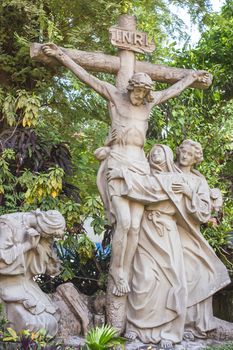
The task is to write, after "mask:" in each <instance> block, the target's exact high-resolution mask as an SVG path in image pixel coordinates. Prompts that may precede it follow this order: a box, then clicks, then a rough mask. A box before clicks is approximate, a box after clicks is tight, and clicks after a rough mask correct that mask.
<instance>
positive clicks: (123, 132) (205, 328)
mask: <svg viewBox="0 0 233 350" xmlns="http://www.w3.org/2000/svg"><path fill="white" fill-rule="evenodd" d="M42 50H43V52H44V54H45V55H47V56H52V57H54V58H55V59H57V60H58V61H59V62H60V63H61V64H62V65H64V66H65V67H67V68H68V69H69V70H71V71H72V72H73V73H74V74H75V75H76V76H77V77H78V78H79V79H80V80H81V81H82V82H84V83H85V84H87V85H89V86H90V87H91V88H92V89H94V90H95V91H96V92H97V93H99V94H100V95H101V96H102V97H103V98H105V99H106V100H107V102H108V106H109V113H110V118H111V127H110V130H109V135H108V137H107V140H106V142H105V145H104V146H103V147H101V148H99V149H97V150H96V152H95V156H96V158H97V159H98V160H99V161H100V168H99V172H98V175H97V185H98V188H99V192H100V195H101V197H102V200H103V203H104V207H105V210H106V215H107V217H108V219H109V220H110V222H111V223H112V224H114V227H115V230H114V235H113V241H112V260H111V266H110V280H111V281H110V282H109V291H108V293H110V300H112V303H113V304H114V303H115V304H117V300H122V298H124V309H125V314H124V323H125V327H124V328H125V336H126V337H127V338H129V339H135V338H139V339H140V340H141V341H143V342H144V343H155V344H157V343H160V345H161V347H164V348H168V347H172V346H173V344H175V343H179V342H181V341H182V339H183V338H184V337H187V338H190V339H194V337H197V338H205V337H207V335H208V332H209V331H211V330H213V329H215V328H216V327H217V320H216V319H215V318H214V317H213V311H212V296H213V294H214V293H215V292H216V291H218V290H219V289H221V288H223V287H224V286H225V285H227V284H228V283H229V276H228V273H227V270H226V268H225V266H224V265H223V264H222V262H221V261H220V260H219V259H218V258H217V256H216V254H215V253H214V251H213V250H212V248H211V247H210V246H209V244H208V243H207V241H206V240H205V239H204V238H203V236H202V234H201V233H200V225H201V224H202V223H204V222H207V221H208V220H209V218H210V214H211V208H212V203H211V190H210V188H209V186H208V184H207V181H206V179H205V178H204V176H203V175H202V174H200V173H199V172H198V171H197V170H196V169H195V166H196V165H198V164H199V163H200V162H201V161H202V160H203V152H202V147H201V145H200V144H199V143H198V142H195V141H192V140H185V141H183V142H182V143H181V145H180V146H179V147H178V149H177V159H176V162H174V159H173V152H172V150H171V149H170V148H169V147H168V146H166V145H160V144H156V145H154V146H153V148H152V149H151V151H150V153H149V155H148V157H146V155H145V153H144V149H143V147H144V143H145V138H146V132H147V128H148V119H149V115H150V112H151V109H152V108H153V107H154V106H155V105H158V104H160V103H162V102H165V101H167V100H168V99H170V98H173V97H175V96H177V95H178V94H180V93H181V92H182V91H183V90H184V89H185V88H187V87H188V86H190V85H191V84H193V82H195V81H199V82H204V81H205V79H206V74H205V72H204V73H203V72H199V73H195V72H193V71H191V72H190V73H187V74H186V75H185V76H184V77H183V78H182V79H181V80H180V81H178V82H177V83H175V84H174V85H172V86H171V87H169V88H167V89H165V90H162V91H152V80H151V78H150V76H148V75H147V74H145V73H143V72H142V73H135V74H134V75H133V76H132V78H131V79H130V81H129V84H128V87H127V89H125V90H120V89H118V88H117V87H115V86H113V85H111V84H109V83H107V82H104V81H101V80H99V79H97V78H96V77H94V76H92V75H90V74H89V73H87V72H86V71H85V70H84V69H83V68H82V67H81V66H79V65H78V64H77V63H75V62H74V61H73V60H72V59H71V58H70V57H69V56H68V55H66V54H65V53H64V52H63V51H62V50H61V49H60V48H58V47H57V46H56V45H54V44H46V45H44V46H43V48H42ZM10 215H12V216H11V218H12V221H11V219H9V216H10ZM10 215H9V216H7V215H6V216H5V217H3V216H2V219H1V221H0V225H1V235H0V244H1V246H0V259H1V260H0V264H1V265H0V267H1V271H0V273H1V275H0V276H1V277H0V278H1V279H2V278H3V279H4V281H6V283H5V282H4V286H3V284H2V283H1V298H2V299H3V301H5V302H6V303H7V305H8V307H9V308H11V307H12V308H14V312H16V311H17V312H18V313H19V315H20V317H21V316H22V314H23V312H24V313H25V312H27V315H28V314H30V313H31V314H33V315H35V314H38V315H39V314H40V315H43V314H44V313H43V312H45V313H46V317H47V315H50V316H49V317H50V319H51V326H49V327H51V331H50V333H51V334H55V333H56V332H55V331H54V329H55V328H56V322H55V319H54V320H53V321H52V317H53V316H52V315H53V310H52V308H51V305H50V304H48V306H46V305H47V304H46V299H43V298H44V297H42V296H41V293H40V292H39V288H38V287H37V286H36V284H35V282H33V280H32V278H31V277H30V276H33V272H34V274H35V271H36V272H37V273H40V272H39V271H41V266H40V264H43V265H44V268H43V269H44V270H45V269H51V267H53V255H52V253H51V244H49V237H50V229H49V230H47V231H46V227H47V226H46V224H47V222H49V225H50V223H51V225H52V226H51V228H52V232H53V233H52V234H53V235H55V236H57V235H60V234H61V231H62V230H64V221H63V220H62V218H61V217H60V216H59V213H57V212H56V213H54V212H47V213H42V212H35V213H29V214H26V213H24V214H18V215H19V216H18V217H17V219H18V220H21V221H20V224H17V223H16V221H15V220H16V217H15V216H13V214H10ZM29 219H30V220H29ZM28 220H29V221H30V222H31V220H34V223H35V224H34V225H29V224H28V222H29V221H28ZM54 220H55V221H54ZM17 225H18V226H17ZM49 227H50V226H49ZM2 230H3V231H2ZM4 230H6V232H5V231H4ZM7 230H8V231H7ZM2 232H3V234H2ZM4 232H5V233H4ZM16 232H20V233H19V235H18V234H16ZM44 236H45V237H46V238H43V237H44ZM39 237H40V238H39ZM22 242H24V243H23V244H22ZM35 242H37V243H35ZM47 242H48V243H47ZM29 246H30V247H31V248H29ZM16 247H17V249H16ZM32 247H34V248H35V247H36V249H34V250H33V249H32ZM30 249H31V250H30ZM32 251H33V253H32ZM8 252H10V254H8ZM24 264H26V267H25V269H26V270H27V272H26V275H25V274H21V272H22V271H23V268H22V266H23V265H24ZM45 266H46V268H45ZM43 269H42V270H43ZM31 270H33V272H32V271H31ZM6 275H7V276H8V277H6ZM2 276H4V277H2ZM12 276H13V278H12ZM16 276H17V277H16ZM15 285H17V286H18V287H17V288H18V292H17V296H18V299H17V300H16V299H15V296H13V294H14V293H11V291H12V288H13V287H14V286H15ZM23 288H24V292H25V294H23ZM35 298H36V299H37V301H38V302H37V303H36V302H35V301H34V299H35ZM111 298H112V299H111ZM40 300H43V307H42V306H41V304H40V302H39V301H40ZM14 303H18V304H17V310H16V306H15V304H14ZM12 305H13V306H12ZM40 307H41V309H39V308H40ZM43 308H44V309H43ZM23 309H24V310H23ZM42 309H43V312H42V311H41V313H40V312H38V310H42ZM22 310H23V311H22ZM12 312H13V311H12ZM116 312H117V311H116ZM9 313H11V310H10V309H9ZM118 313H119V312H118ZM118 316H119V317H120V315H118ZM22 317H25V316H22ZM41 317H42V316H41ZM42 318H43V317H42ZM28 319H29V321H28V322H31V320H30V318H28ZM38 320H39V316H38V318H37V322H39V321H38ZM53 322H54V324H53ZM110 322H111V320H110ZM112 323H113V325H114V322H112Z"/></svg>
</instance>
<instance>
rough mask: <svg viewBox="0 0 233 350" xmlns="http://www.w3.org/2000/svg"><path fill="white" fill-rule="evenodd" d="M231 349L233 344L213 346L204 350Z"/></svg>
mask: <svg viewBox="0 0 233 350" xmlns="http://www.w3.org/2000/svg"><path fill="white" fill-rule="evenodd" d="M232 349H233V343H231V342H230V343H226V344H222V345H213V346H208V347H206V348H205V349H204V350H232Z"/></svg>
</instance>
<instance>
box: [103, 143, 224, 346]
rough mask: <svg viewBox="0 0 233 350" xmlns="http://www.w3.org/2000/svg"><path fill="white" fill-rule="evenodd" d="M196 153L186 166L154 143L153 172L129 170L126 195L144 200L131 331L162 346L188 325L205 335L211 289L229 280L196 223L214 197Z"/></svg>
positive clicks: (211, 321) (129, 310)
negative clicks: (196, 168)
mask: <svg viewBox="0 0 233 350" xmlns="http://www.w3.org/2000/svg"><path fill="white" fill-rule="evenodd" d="M191 153H192V157H191V160H192V162H191V161H189V162H186V163H187V164H188V166H189V168H187V164H186V165H184V167H183V168H182V167H181V169H180V168H179V167H178V166H176V165H175V164H174V162H173V154H172V151H171V150H170V148H169V147H167V146H164V145H155V146H154V147H153V148H152V150H151V152H150V154H149V162H150V167H151V175H148V176H139V175H137V174H135V173H133V172H130V171H128V172H127V173H124V180H125V184H126V186H127V197H128V198H130V199H131V200H135V201H140V202H142V203H144V204H146V206H145V210H144V214H143V218H142V222H141V229H140V234H139V243H138V248H137V251H136V254H135V257H134V261H133V271H132V283H131V293H130V294H129V296H128V307H127V327H126V336H127V337H129V338H131V339H134V338H136V337H138V338H139V339H140V340H141V341H143V342H145V343H159V342H161V347H171V346H172V344H174V343H179V342H180V341H182V339H183V336H184V333H185V327H186V326H187V327H188V331H189V332H191V334H195V335H200V336H204V335H205V332H207V331H209V330H212V329H214V328H215V327H216V325H215V319H214V318H213V314H212V305H211V298H210V296H212V295H213V294H214V293H215V292H216V291H217V290H219V289H221V288H222V287H223V286H224V285H226V284H228V283H229V277H228V274H227V271H226V268H225V266H224V265H223V264H222V263H221V261H220V260H219V259H218V258H217V256H216V255H215V253H214V251H213V250H212V248H211V247H210V246H209V244H208V243H207V242H206V240H205V239H204V238H203V237H202V235H201V233H200V230H199V229H200V223H202V222H206V221H207V220H208V219H209V216H210V196H209V187H208V184H207V182H206V180H205V178H204V177H203V176H201V175H200V176H199V175H198V174H199V173H197V172H196V171H191V169H192V168H193V166H194V165H195V164H196V163H197V158H196V150H194V149H192V152H191ZM185 170H188V171H185ZM111 176H114V177H116V176H118V177H119V176H122V174H118V175H117V174H116V172H115V173H113V172H111V173H110V174H109V177H111Z"/></svg>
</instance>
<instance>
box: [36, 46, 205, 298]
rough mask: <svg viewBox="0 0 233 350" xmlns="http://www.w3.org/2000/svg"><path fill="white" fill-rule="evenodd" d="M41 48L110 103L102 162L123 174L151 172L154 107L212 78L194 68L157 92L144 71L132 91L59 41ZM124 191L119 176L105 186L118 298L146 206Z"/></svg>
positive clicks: (126, 283)
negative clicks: (97, 72) (85, 64)
mask: <svg viewBox="0 0 233 350" xmlns="http://www.w3.org/2000/svg"><path fill="white" fill-rule="evenodd" d="M42 50H43V52H44V54H46V55H47V56H52V57H54V58H56V59H57V60H58V61H59V62H60V63H61V64H62V65H63V66H65V67H67V68H68V69H69V70H70V71H72V72H73V73H74V74H75V75H76V76H77V77H78V78H79V79H80V80H81V81H82V82H83V83H85V84H87V85H89V86H90V87H91V88H92V89H94V90H95V91H96V92H97V93H99V94H100V95H101V96H102V97H103V98H105V99H106V100H107V101H108V106H109V113H110V118H111V127H110V132H109V136H108V138H107V140H106V143H105V146H106V147H105V148H103V149H102V151H101V150H100V151H99V156H98V158H99V159H100V160H104V159H105V162H104V163H105V169H104V173H105V174H106V173H107V172H108V170H110V169H111V170H114V169H121V170H122V171H123V172H127V170H131V171H134V172H135V173H138V174H141V175H143V174H145V175H146V174H149V171H150V170H149V165H148V162H147V159H146V157H145V154H144V150H143V146H144V142H145V138H146V132H147V128H148V119H149V115H150V112H151V109H152V108H153V107H154V106H156V105H159V104H161V103H163V102H165V101H167V100H168V99H170V98H173V97H175V96H177V95H179V94H180V93H181V92H182V91H183V90H184V89H185V88H187V87H188V86H190V85H191V84H192V83H194V82H195V81H198V82H203V83H205V81H206V80H207V79H208V75H207V74H206V72H200V71H199V72H196V73H195V72H193V71H190V72H189V73H187V74H186V75H185V76H184V77H183V78H182V79H181V80H180V81H178V82H177V83H175V84H174V85H172V86H171V87H169V88H167V89H165V90H162V91H152V80H151V78H150V76H149V75H147V74H145V73H135V74H134V75H133V76H132V78H131V79H130V80H129V84H128V87H127V89H125V90H123V89H118V88H117V87H115V86H114V85H112V84H109V83H107V82H105V81H101V80H99V79H97V78H96V77H94V76H92V75H90V74H89V73H88V72H87V71H86V70H85V69H83V68H82V67H81V66H80V65H79V64H77V63H76V62H74V61H73V60H72V59H71V58H70V57H69V56H68V55H66V54H65V53H64V51H62V50H61V49H60V48H59V47H57V46H56V45H55V44H52V43H48V44H45V45H43V47H42ZM104 180H105V179H104ZM102 181H103V179H102ZM124 191H125V188H124V183H123V181H122V179H119V178H116V179H113V180H110V181H109V182H107V183H106V184H105V189H104V190H103V189H102V190H101V192H102V194H103V195H102V197H105V202H106V199H107V201H109V203H108V204H106V203H105V206H108V207H109V208H110V211H111V213H112V215H113V216H114V218H115V221H116V227H115V232H114V236H113V242H112V264H111V269H110V274H111V276H112V278H113V280H114V287H113V290H112V292H113V294H114V295H116V296H122V295H124V294H127V293H129V292H130V287H129V277H130V276H129V275H130V268H131V265H132V260H133V257H134V254H135V251H136V248H137V244H138V235H139V229H140V224H141V219H142V214H143V210H144V206H143V204H141V203H139V202H134V201H130V200H129V199H127V198H125V197H122V195H124V194H125V192H124Z"/></svg>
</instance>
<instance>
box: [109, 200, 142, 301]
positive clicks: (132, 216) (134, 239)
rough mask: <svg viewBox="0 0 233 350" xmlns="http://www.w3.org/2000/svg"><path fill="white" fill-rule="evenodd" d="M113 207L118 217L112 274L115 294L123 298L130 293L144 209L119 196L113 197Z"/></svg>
mask: <svg viewBox="0 0 233 350" xmlns="http://www.w3.org/2000/svg"><path fill="white" fill-rule="evenodd" d="M112 206H113V209H114V212H115V215H116V229H115V232H114V235H113V241H112V262H111V268H110V274H111V276H112V278H113V280H114V283H115V287H114V288H113V294H115V295H117V296H121V295H124V294H127V293H129V292H130V287H129V274H130V270H131V267H132V260H133V257H134V254H135V251H136V248H137V244H138V234H139V230H140V223H141V218H142V214H143V209H144V207H143V205H141V204H139V203H134V202H130V201H128V200H127V199H126V198H123V197H119V196H113V197H112Z"/></svg>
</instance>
